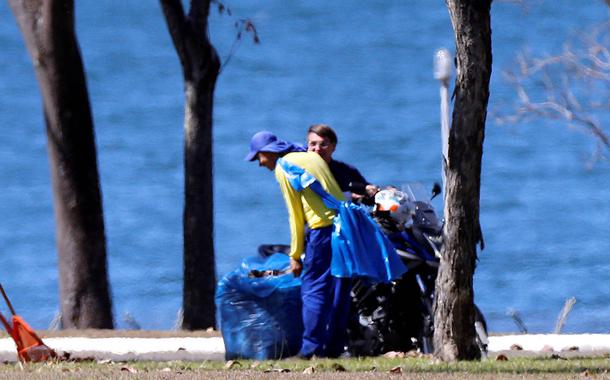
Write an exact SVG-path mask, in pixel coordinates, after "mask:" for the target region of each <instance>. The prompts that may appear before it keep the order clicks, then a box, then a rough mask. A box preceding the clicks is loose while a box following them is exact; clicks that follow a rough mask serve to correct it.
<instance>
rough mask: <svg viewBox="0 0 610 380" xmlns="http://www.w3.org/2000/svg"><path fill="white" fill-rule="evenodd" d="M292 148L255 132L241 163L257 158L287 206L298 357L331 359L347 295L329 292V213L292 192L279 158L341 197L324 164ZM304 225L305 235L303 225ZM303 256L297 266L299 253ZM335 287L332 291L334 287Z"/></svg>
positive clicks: (341, 335) (338, 349) (315, 199)
mask: <svg viewBox="0 0 610 380" xmlns="http://www.w3.org/2000/svg"><path fill="white" fill-rule="evenodd" d="M304 150H305V148H304V147H303V146H301V145H298V144H293V143H289V142H287V141H284V140H280V139H278V138H277V137H276V136H275V135H274V134H273V133H271V132H267V131H263V132H258V133H256V134H255V135H254V136H253V137H252V140H251V141H250V152H249V153H248V155H247V156H246V161H254V160H258V162H259V166H264V167H266V168H267V169H269V170H271V171H274V172H275V179H276V180H277V182H278V183H279V185H280V189H281V191H282V195H283V196H284V200H285V202H286V207H287V208H288V216H289V220H290V236H291V240H290V266H291V270H292V272H293V273H294V275H295V276H299V275H301V272H303V275H302V277H301V298H302V300H303V325H304V331H303V344H302V346H301V350H300V351H299V354H298V356H299V357H300V358H304V359H309V358H311V357H312V356H314V355H315V356H320V357H337V356H339V355H340V354H341V353H342V352H343V349H344V345H345V340H346V336H345V335H346V328H347V314H348V312H349V293H348V294H345V292H342V293H339V294H338V293H335V288H336V287H335V286H334V284H335V281H342V280H344V279H334V278H333V277H332V275H331V269H330V263H331V257H332V249H331V235H332V228H333V218H334V216H335V211H333V210H332V209H330V208H328V207H327V206H326V205H325V204H324V202H323V201H322V198H321V197H320V196H319V195H317V194H316V193H315V192H314V191H313V190H312V189H311V188H309V187H306V188H304V189H300V190H296V189H295V188H294V187H293V185H291V182H290V181H289V178H288V175H289V174H288V173H287V172H286V171H285V169H284V166H283V165H278V160H279V159H280V158H281V159H282V160H283V161H284V162H286V163H288V165H294V166H297V167H298V168H300V169H303V170H305V171H306V172H307V173H309V174H311V175H312V176H313V177H315V179H316V180H317V181H318V182H319V183H320V184H321V185H322V187H323V189H324V190H325V191H326V192H328V193H329V194H331V195H332V196H334V197H335V198H336V199H339V200H343V199H344V198H343V193H342V192H341V189H340V187H339V185H338V184H337V181H336V180H335V178H334V177H333V175H332V173H331V171H330V169H329V167H328V164H327V163H326V162H325V161H324V160H323V159H322V158H321V157H320V155H319V154H317V153H315V152H305V151H304ZM306 224H307V227H308V229H307V232H305V225H306ZM302 253H304V254H305V255H304V258H303V262H301V254H302ZM337 288H338V287H337Z"/></svg>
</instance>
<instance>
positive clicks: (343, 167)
mask: <svg viewBox="0 0 610 380" xmlns="http://www.w3.org/2000/svg"><path fill="white" fill-rule="evenodd" d="M328 167H329V168H330V171H331V172H332V173H333V175H334V176H335V179H336V180H337V183H338V184H339V187H340V188H341V191H343V192H345V191H349V183H350V182H354V183H362V184H364V185H368V184H369V183H368V181H367V180H366V179H365V178H364V177H363V176H362V174H360V172H359V171H358V169H356V168H355V167H353V166H352V165H349V164H346V163H345V162H342V161H337V160H330V163H329V164H328Z"/></svg>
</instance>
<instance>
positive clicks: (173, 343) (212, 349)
mask: <svg viewBox="0 0 610 380" xmlns="http://www.w3.org/2000/svg"><path fill="white" fill-rule="evenodd" d="M40 336H41V337H42V338H43V340H44V342H45V344H47V345H48V346H49V347H51V348H53V349H54V350H56V351H57V352H58V353H63V352H68V353H70V355H71V357H73V358H94V359H97V360H104V359H110V360H114V361H125V360H156V361H169V360H224V352H225V349H224V342H223V340H222V337H221V336H220V334H218V332H198V333H192V332H176V331H162V332H158V331H157V332H153V331H117V330H108V331H62V332H41V333H40ZM488 348H489V356H490V357H495V356H497V355H498V354H500V353H503V354H507V355H509V356H526V355H527V356H529V355H551V354H553V353H556V352H561V353H562V355H564V356H565V355H581V356H582V355H603V354H610V334H561V335H558V334H527V335H496V336H490V337H489V346H488ZM16 360H17V357H16V352H15V344H14V342H13V341H12V340H11V339H10V338H8V337H4V338H0V361H5V362H12V361H16Z"/></svg>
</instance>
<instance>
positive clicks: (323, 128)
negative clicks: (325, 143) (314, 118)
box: [307, 124, 337, 145]
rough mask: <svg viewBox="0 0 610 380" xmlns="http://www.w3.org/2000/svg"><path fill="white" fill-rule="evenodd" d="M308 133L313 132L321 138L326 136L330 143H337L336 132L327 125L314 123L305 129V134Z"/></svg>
mask: <svg viewBox="0 0 610 380" xmlns="http://www.w3.org/2000/svg"><path fill="white" fill-rule="evenodd" d="M310 133H315V134H316V135H318V136H320V137H322V138H327V139H328V140H329V141H330V142H331V143H333V144H334V145H337V134H336V133H335V131H333V129H332V128H331V127H330V126H329V125H326V124H314V125H312V126H311V127H309V129H308V130H307V134H310Z"/></svg>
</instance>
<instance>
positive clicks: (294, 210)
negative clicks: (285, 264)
mask: <svg viewBox="0 0 610 380" xmlns="http://www.w3.org/2000/svg"><path fill="white" fill-rule="evenodd" d="M276 171H278V172H276V179H277V181H278V183H279V184H280V190H281V191H282V195H283V196H284V201H285V202H286V208H287V209H288V219H289V222H290V254H289V255H290V268H291V270H292V272H293V273H294V275H295V276H297V277H298V276H299V275H300V274H301V270H302V264H301V254H302V253H303V249H304V247H305V214H304V213H303V203H302V202H301V194H300V193H298V192H297V191H296V190H294V189H293V188H292V186H291V185H290V183H289V182H288V180H287V179H286V176H285V175H284V173H283V171H282V169H281V168H276Z"/></svg>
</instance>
